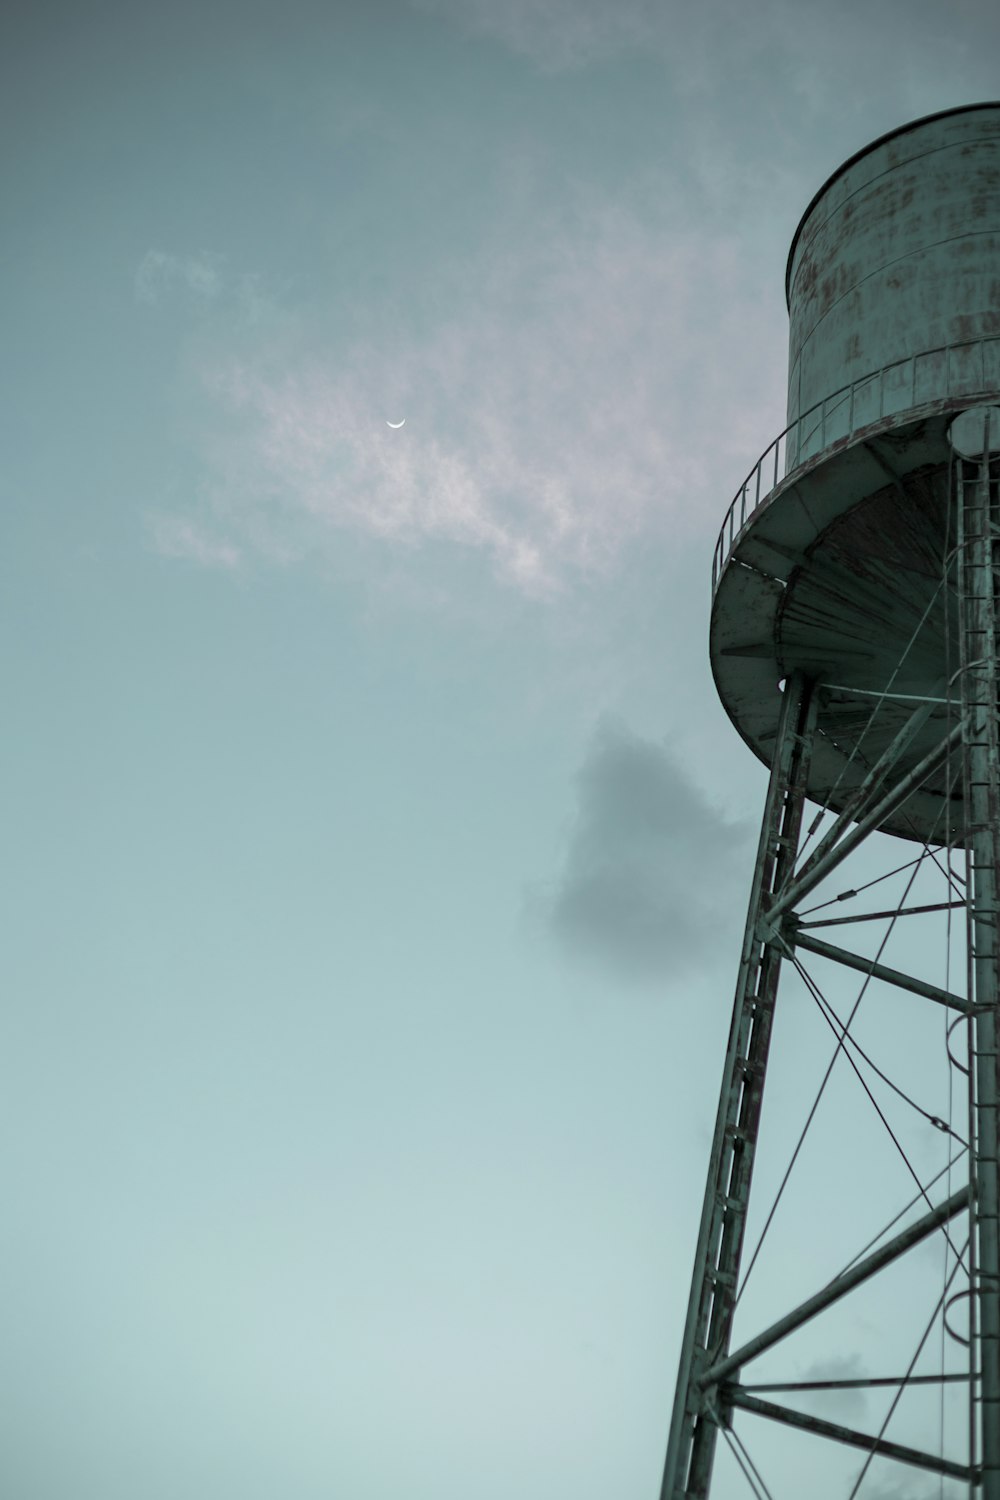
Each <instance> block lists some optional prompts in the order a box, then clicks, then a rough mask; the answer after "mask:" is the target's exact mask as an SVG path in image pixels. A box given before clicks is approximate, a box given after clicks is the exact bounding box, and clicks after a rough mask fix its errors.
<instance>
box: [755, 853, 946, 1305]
mask: <svg viewBox="0 0 1000 1500" xmlns="http://www.w3.org/2000/svg"><path fill="white" fill-rule="evenodd" d="M919 863H920V861H919V860H915V861H913V864H914V865H915V866H919ZM916 878H917V870H916V868H914V870H913V872H912V874H911V875H910V878H909V880H908V881H907V883H906V889H905V890H904V892H903V894H902V896H901V898H900V901H899V905H900V906H903V905H905V903H906V899H907V897H908V896H909V894H910V891H911V889H912V887H913V882H914V881H915V880H916ZM894 926H895V918H893V920H892V921H891V922H890V923H889V926H888V928H887V929H886V932H885V934H884V936H883V938H882V941H881V943H880V944H879V949H878V952H877V953H876V955H875V957H874V959H873V960H872V963H873V965H874V964H877V963H878V961H879V959H880V958H881V957H882V951H883V949H884V948H885V945H886V943H887V942H888V941H889V938H890V936H891V934H892V929H893V927H894ZM871 980H872V976H871V974H866V975H865V978H864V980H863V982H862V985H861V988H860V990H859V991H858V997H857V999H856V1000H855V1002H854V1005H853V1007H852V1009H851V1013H850V1015H849V1016H848V1018H847V1025H848V1027H849V1026H850V1025H851V1023H852V1022H853V1020H854V1017H855V1016H856V1015H857V1013H858V1007H859V1006H860V1004H861V1002H862V1000H863V999H864V997H865V992H866V990H867V989H868V986H869V984H870V983H871ZM843 1045H844V1044H843V1040H842V1039H838V1041H837V1045H836V1047H835V1048H834V1049H833V1055H832V1057H831V1058H830V1061H829V1063H828V1064H827V1069H826V1072H825V1073H824V1074H823V1078H822V1080H821V1082H820V1085H819V1089H818V1090H817V1092H816V1097H815V1099H814V1100H813V1103H812V1107H811V1109H810V1110H809V1114H808V1115H807V1117H806V1122H805V1124H804V1125H803V1127H802V1133H801V1134H800V1136H799V1138H798V1141H797V1142H796V1144H795V1150H794V1151H793V1152H792V1155H791V1159H790V1160H789V1163H788V1166H787V1167H786V1168H785V1175H784V1177H782V1179H781V1182H780V1184H779V1186H778V1191H777V1193H776V1194H775V1198H774V1202H773V1203H772V1205H771V1211H770V1213H769V1214H768V1216H767V1218H766V1220H765V1221H764V1227H763V1229H762V1230H761V1232H760V1238H759V1239H758V1241H757V1244H756V1246H755V1247H754V1252H753V1254H752V1255H751V1257H750V1263H749V1265H748V1266H747V1268H746V1271H745V1273H744V1276H743V1280H742V1282H741V1284H740V1286H739V1289H738V1290H737V1293H736V1297H735V1300H734V1302H733V1309H734V1310H735V1309H736V1308H737V1307H738V1306H739V1302H740V1298H741V1297H742V1296H743V1293H744V1292H745V1291H746V1288H747V1282H748V1281H749V1280H750V1276H751V1273H752V1271H753V1268H754V1266H755V1265H756V1264H757V1257H758V1256H759V1254H760V1252H761V1247H762V1246H763V1244H764V1241H765V1239H766V1238H767V1232H768V1230H769V1229H770V1227H771V1224H772V1222H773V1220H774V1216H775V1214H776V1212H777V1210H778V1204H779V1203H780V1202H781V1197H782V1194H783V1193H784V1191H785V1188H786V1187H787V1185H788V1179H789V1177H790V1176H791V1174H792V1168H793V1167H794V1166H795V1163H796V1161H797V1159H798V1155H799V1152H800V1151H801V1150H802V1145H803V1142H804V1141H805V1138H806V1135H807V1134H808V1132H809V1127H810V1125H811V1124H812V1122H813V1119H814V1118H815V1115H816V1111H817V1109H818V1108H819V1102H820V1100H821V1099H822V1097H823V1094H824V1092H825V1090H826V1086H827V1084H828V1083H829V1081H830V1075H831V1073H832V1072H833V1069H834V1065H835V1063H836V1061H837V1058H838V1056H839V1055H840V1052H841V1049H842V1048H843Z"/></svg>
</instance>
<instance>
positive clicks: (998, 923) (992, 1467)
mask: <svg viewBox="0 0 1000 1500" xmlns="http://www.w3.org/2000/svg"><path fill="white" fill-rule="evenodd" d="M989 427H990V419H989V414H988V413H987V414H986V416H985V421H984V433H983V456H982V459H981V461H980V462H979V463H978V464H966V463H965V462H964V461H963V460H961V459H960V460H959V461H958V464H957V469H958V475H957V478H958V492H959V505H958V522H959V525H958V561H959V567H960V577H961V585H960V587H961V595H962V604H963V609H962V623H963V629H962V636H961V642H962V647H963V651H962V670H961V682H962V710H963V714H962V718H963V724H964V727H965V734H964V747H965V780H966V786H965V805H966V809H967V817H968V825H967V826H968V836H969V844H970V853H971V866H972V870H971V873H972V895H973V899H972V909H971V917H972V921H971V930H970V950H969V951H970V961H971V967H972V974H973V978H974V994H975V1000H976V1019H975V1048H974V1054H975V1068H974V1093H975V1127H976V1129H975V1142H974V1151H973V1180H974V1184H975V1196H976V1215H975V1219H976V1228H977V1235H976V1238H975V1240H974V1242H973V1248H974V1251H975V1261H974V1266H975V1269H974V1274H973V1281H972V1285H973V1290H974V1292H975V1294H976V1295H975V1296H974V1297H973V1298H972V1302H971V1306H972V1308H973V1310H974V1312H975V1313H976V1315H977V1321H978V1330H977V1331H978V1346H979V1359H980V1364H981V1368H982V1372H983V1374H982V1392H981V1398H982V1399H981V1413H982V1420H981V1422H980V1423H979V1424H978V1425H979V1433H978V1437H979V1440H980V1442H981V1445H982V1475H983V1478H982V1485H983V1500H1000V1054H998V1046H1000V973H998V966H1000V907H998V902H1000V715H998V709H1000V696H998V685H1000V672H998V662H997V648H998V645H1000V631H998V620H997V591H998V580H1000V553H998V548H1000V541H998V530H997V526H998V522H1000V506H998V498H1000V497H998V480H997V478H996V476H994V477H993V478H992V479H991V475H990V467H991V466H990V432H989ZM998 446H1000V434H998ZM969 470H971V474H970V473H969V472H968V471H969Z"/></svg>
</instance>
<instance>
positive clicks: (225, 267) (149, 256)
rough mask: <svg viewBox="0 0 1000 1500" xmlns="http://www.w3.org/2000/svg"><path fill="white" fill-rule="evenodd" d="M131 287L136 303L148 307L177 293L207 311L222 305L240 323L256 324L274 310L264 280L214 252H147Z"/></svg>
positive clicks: (271, 295) (273, 300)
mask: <svg viewBox="0 0 1000 1500" xmlns="http://www.w3.org/2000/svg"><path fill="white" fill-rule="evenodd" d="M133 286H134V289H135V296H136V301H138V302H143V303H145V304H147V305H148V306H150V307H156V306H158V305H159V304H160V303H161V302H163V301H164V300H165V299H166V298H167V297H168V296H170V295H171V294H175V293H179V294H181V295H182V296H186V297H188V298H190V299H192V300H193V301H194V302H195V303H196V304H198V305H200V306H202V307H206V308H207V307H209V306H218V305H219V304H220V303H221V304H225V305H226V306H228V307H229V308H231V309H233V310H235V312H236V314H237V318H238V321H239V322H240V323H242V324H248V325H254V324H258V323H260V322H262V321H263V320H264V319H265V318H267V317H270V316H271V315H272V314H273V312H274V310H275V297H274V295H273V293H272V292H271V291H270V290H269V289H268V288H267V287H266V286H265V283H264V279H263V277H261V276H260V275H259V274H257V273H256V272H254V271H234V270H233V269H232V268H231V267H230V266H229V263H228V260H227V258H226V256H224V255H221V254H219V253H218V252H216V251H213V250H201V251H198V253H197V254H190V255H174V254H172V253H171V252H169V251H167V250H147V251H146V254H145V255H144V256H143V258H142V260H141V261H140V262H139V264H138V266H137V267H136V270H135V275H134V277H133Z"/></svg>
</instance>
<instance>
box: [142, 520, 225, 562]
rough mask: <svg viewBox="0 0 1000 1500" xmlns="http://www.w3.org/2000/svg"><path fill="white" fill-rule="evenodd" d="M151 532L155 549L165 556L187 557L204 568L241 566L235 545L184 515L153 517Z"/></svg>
mask: <svg viewBox="0 0 1000 1500" xmlns="http://www.w3.org/2000/svg"><path fill="white" fill-rule="evenodd" d="M150 530H151V532H152V537H153V544H154V546H155V548H156V550H157V551H158V552H159V553H161V554H162V555H163V556H164V557H179V558H186V559H187V560H188V561H191V562H196V563H198V564H200V565H201V566H202V567H212V568H236V567H238V566H239V563H240V553H239V549H238V548H237V547H235V546H234V545H233V543H232V542H227V541H221V540H219V539H218V538H216V537H212V536H210V535H209V534H208V533H207V532H206V531H205V529H204V528H203V526H202V525H201V524H200V523H199V522H198V521H193V520H190V519H187V518H185V517H183V516H165V515H158V516H152V517H151V518H150Z"/></svg>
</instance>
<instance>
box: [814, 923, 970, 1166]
mask: <svg viewBox="0 0 1000 1500" xmlns="http://www.w3.org/2000/svg"><path fill="white" fill-rule="evenodd" d="M785 947H786V953H787V956H788V957H789V958H790V959H791V961H792V963H793V964H794V965H795V967H796V969H797V970H798V972H799V976H800V977H801V979H802V981H803V983H804V984H805V986H806V988H807V989H808V990H809V991H810V993H811V994H812V996H813V999H814V1000H815V1001H816V1003H817V1005H818V1006H819V1008H820V1011H821V1013H822V1014H823V1015H824V1016H825V1018H826V1020H827V1022H828V1024H831V1027H832V1023H833V1022H836V1024H837V1026H839V1027H840V1028H841V1030H842V1031H843V1033H844V1040H845V1041H846V1042H849V1043H850V1045H851V1046H852V1047H853V1048H854V1050H855V1052H857V1053H858V1055H859V1056H860V1057H863V1058H864V1060H865V1062H866V1063H867V1064H868V1066H869V1067H870V1068H871V1070H872V1072H873V1073H875V1074H876V1075H877V1076H878V1077H879V1078H881V1080H882V1082H883V1083H884V1084H885V1085H886V1086H887V1087H888V1088H890V1089H892V1091H893V1093H894V1094H898V1095H899V1097H900V1099H902V1100H903V1101H904V1103H906V1104H908V1105H910V1107H911V1109H915V1110H916V1112H917V1114H918V1115H922V1116H923V1117H924V1119H925V1120H926V1121H927V1123H928V1125H933V1126H934V1129H935V1130H940V1131H941V1133H942V1135H951V1136H954V1138H955V1140H956V1141H958V1143H959V1145H960V1146H965V1145H967V1142H966V1141H963V1140H962V1137H961V1136H960V1135H959V1134H958V1133H957V1132H956V1131H954V1130H952V1128H951V1126H950V1125H947V1124H946V1123H945V1121H944V1120H942V1119H941V1117H940V1116H939V1115H932V1114H931V1112H930V1110H927V1109H924V1107H923V1105H922V1104H918V1103H917V1101H916V1100H915V1099H911V1098H910V1096H909V1094H908V1093H907V1092H906V1091H905V1089H901V1088H900V1087H899V1084H898V1083H893V1081H892V1079H891V1078H890V1077H889V1076H888V1074H886V1073H883V1072H882V1069H881V1068H880V1067H879V1065H878V1063H876V1062H874V1061H873V1060H872V1058H870V1057H869V1055H868V1053H867V1052H866V1051H865V1049H864V1048H863V1047H862V1045H861V1043H860V1042H859V1041H858V1040H857V1038H856V1037H853V1036H851V1035H850V1034H849V1032H848V1031H847V1028H846V1027H845V1026H844V1023H843V1021H842V1020H841V1019H840V1017H839V1016H838V1015H837V1012H836V1011H835V1010H834V1008H833V1006H832V1005H831V1004H830V1002H829V1000H828V999H827V998H826V996H825V995H824V993H823V991H822V990H821V989H820V987H819V985H818V984H817V983H816V981H815V979H813V977H812V975H811V974H809V973H807V971H806V969H805V966H804V965H803V963H802V961H801V959H800V958H799V956H798V954H797V953H795V952H793V951H792V949H791V948H789V947H788V946H787V944H786V945H785ZM834 1035H836V1032H834ZM858 1076H859V1077H860V1076H861V1075H860V1074H859V1075H858Z"/></svg>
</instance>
